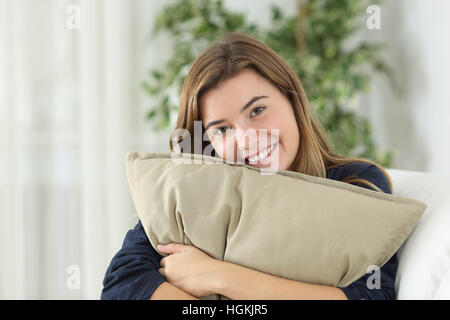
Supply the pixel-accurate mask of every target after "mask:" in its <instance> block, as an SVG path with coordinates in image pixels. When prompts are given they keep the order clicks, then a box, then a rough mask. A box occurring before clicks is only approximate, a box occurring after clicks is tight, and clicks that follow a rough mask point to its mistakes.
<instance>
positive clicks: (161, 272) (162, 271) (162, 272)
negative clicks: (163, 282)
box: [158, 268, 166, 277]
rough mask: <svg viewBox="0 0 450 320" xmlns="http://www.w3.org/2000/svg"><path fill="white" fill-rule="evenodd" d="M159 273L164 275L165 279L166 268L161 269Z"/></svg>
mask: <svg viewBox="0 0 450 320" xmlns="http://www.w3.org/2000/svg"><path fill="white" fill-rule="evenodd" d="M158 271H159V273H160V274H162V275H163V276H164V277H165V276H166V275H165V273H164V268H159V269H158Z"/></svg>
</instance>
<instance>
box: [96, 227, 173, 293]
mask: <svg viewBox="0 0 450 320" xmlns="http://www.w3.org/2000/svg"><path fill="white" fill-rule="evenodd" d="M161 258H162V256H161V255H160V254H159V253H158V252H157V251H156V250H155V249H154V248H153V246H152V245H151V244H150V241H149V240H148V238H147V235H146V234H145V231H144V228H143V227H142V224H141V222H140V221H139V222H138V224H137V225H136V226H135V227H134V229H132V230H129V231H128V232H127V234H126V236H125V239H124V241H123V245H122V248H121V249H120V250H119V252H117V253H116V255H115V256H114V257H113V258H112V260H111V263H110V265H109V267H108V269H107V270H106V275H105V278H104V280H103V290H102V293H101V299H102V300H148V299H150V297H151V296H152V294H153V292H154V291H155V290H156V289H157V288H158V286H159V285H161V284H162V283H163V282H164V281H167V279H166V278H165V277H164V276H163V275H162V274H160V273H159V271H158V269H159V263H160V260H161Z"/></svg>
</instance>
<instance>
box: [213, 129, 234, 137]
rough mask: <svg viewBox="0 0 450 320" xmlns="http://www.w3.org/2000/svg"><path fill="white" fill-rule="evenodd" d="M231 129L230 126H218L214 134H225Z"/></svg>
mask: <svg viewBox="0 0 450 320" xmlns="http://www.w3.org/2000/svg"><path fill="white" fill-rule="evenodd" d="M228 130H230V127H218V128H216V129H214V135H215V136H217V135H219V136H220V135H223V134H225V133H227V131H228Z"/></svg>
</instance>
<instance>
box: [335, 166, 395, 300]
mask: <svg viewBox="0 0 450 320" xmlns="http://www.w3.org/2000/svg"><path fill="white" fill-rule="evenodd" d="M358 176H359V177H360V178H362V179H365V180H367V181H370V182H372V183H373V184H375V185H376V186H377V187H379V188H380V189H381V190H383V191H384V192H385V193H389V194H392V191H391V189H390V187H389V184H388V181H387V179H386V177H385V176H384V174H383V173H382V171H381V170H380V169H379V168H378V167H377V166H375V165H370V166H369V167H367V168H366V169H365V170H363V171H362V172H361V173H360V174H359V175H358ZM354 185H356V186H359V187H362V188H366V189H370V190H373V189H372V188H371V187H369V186H367V185H365V184H362V183H354ZM397 267H398V258H397V253H395V254H394V255H393V256H392V257H391V258H390V259H389V260H388V261H387V262H386V263H385V264H384V265H383V266H382V267H381V268H380V269H379V270H378V272H379V276H380V277H379V280H380V283H379V286H376V285H375V284H376V283H374V281H372V280H373V278H374V277H372V278H370V277H371V276H373V275H374V272H372V273H367V274H365V275H364V276H363V277H362V278H360V279H358V280H356V281H355V282H353V283H352V284H350V285H349V286H347V287H345V288H340V289H341V290H342V291H343V292H344V294H345V295H346V296H347V298H348V299H349V300H394V299H395V277H396V274H397ZM375 272H377V271H375ZM369 278H370V279H369Z"/></svg>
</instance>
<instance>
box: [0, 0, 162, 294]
mask: <svg viewBox="0 0 450 320" xmlns="http://www.w3.org/2000/svg"><path fill="white" fill-rule="evenodd" d="M73 5H75V7H71V6H73ZM161 5H163V3H162V1H126V0H107V1H101V0H98V1H94V0H85V1H65V0H39V1H36V0H29V1H25V0H0V228H1V229H0V249H1V251H0V259H1V261H0V299H78V298H82V299H98V298H99V297H100V292H101V288H102V280H103V277H104V274H105V271H106V268H107V267H108V264H109V262H110V260H111V258H112V256H113V255H114V254H115V253H116V252H117V250H118V249H119V248H120V246H121V244H122V240H123V238H124V236H125V233H126V231H127V230H128V229H129V228H131V227H133V226H134V224H135V223H136V222H137V218H136V217H135V216H134V214H135V211H134V207H133V204H132V201H131V197H130V193H129V190H128V185H127V180H126V173H125V166H124V157H125V153H126V152H128V151H156V152H159V151H161V152H162V151H168V143H167V142H168V138H167V137H168V132H162V133H160V134H158V135H157V134H153V133H152V131H151V128H150V126H149V124H148V123H147V121H146V120H145V111H146V110H147V109H148V107H149V106H150V103H149V101H150V100H149V98H148V97H147V96H146V95H145V94H144V93H143V92H142V90H141V89H140V82H141V81H142V80H144V79H145V74H146V72H147V71H148V69H149V68H150V67H151V66H152V65H155V64H157V63H159V61H161V57H160V56H161V54H158V53H161V50H162V49H161V46H159V49H158V50H159V51H155V50H154V49H153V48H155V47H157V46H156V45H155V44H154V43H153V44H152V42H151V41H149V40H148V34H149V32H150V28H151V25H152V15H154V14H155V13H156V12H157V11H158V10H159V8H158V7H160V6H161ZM78 9H79V11H78V12H77V10H78ZM77 14H79V16H77ZM77 18H80V19H79V20H76V21H74V20H73V19H77ZM77 22H79V23H80V25H79V28H77V25H76V23H77ZM74 23H75V24H74ZM152 45H153V47H152Z"/></svg>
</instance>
